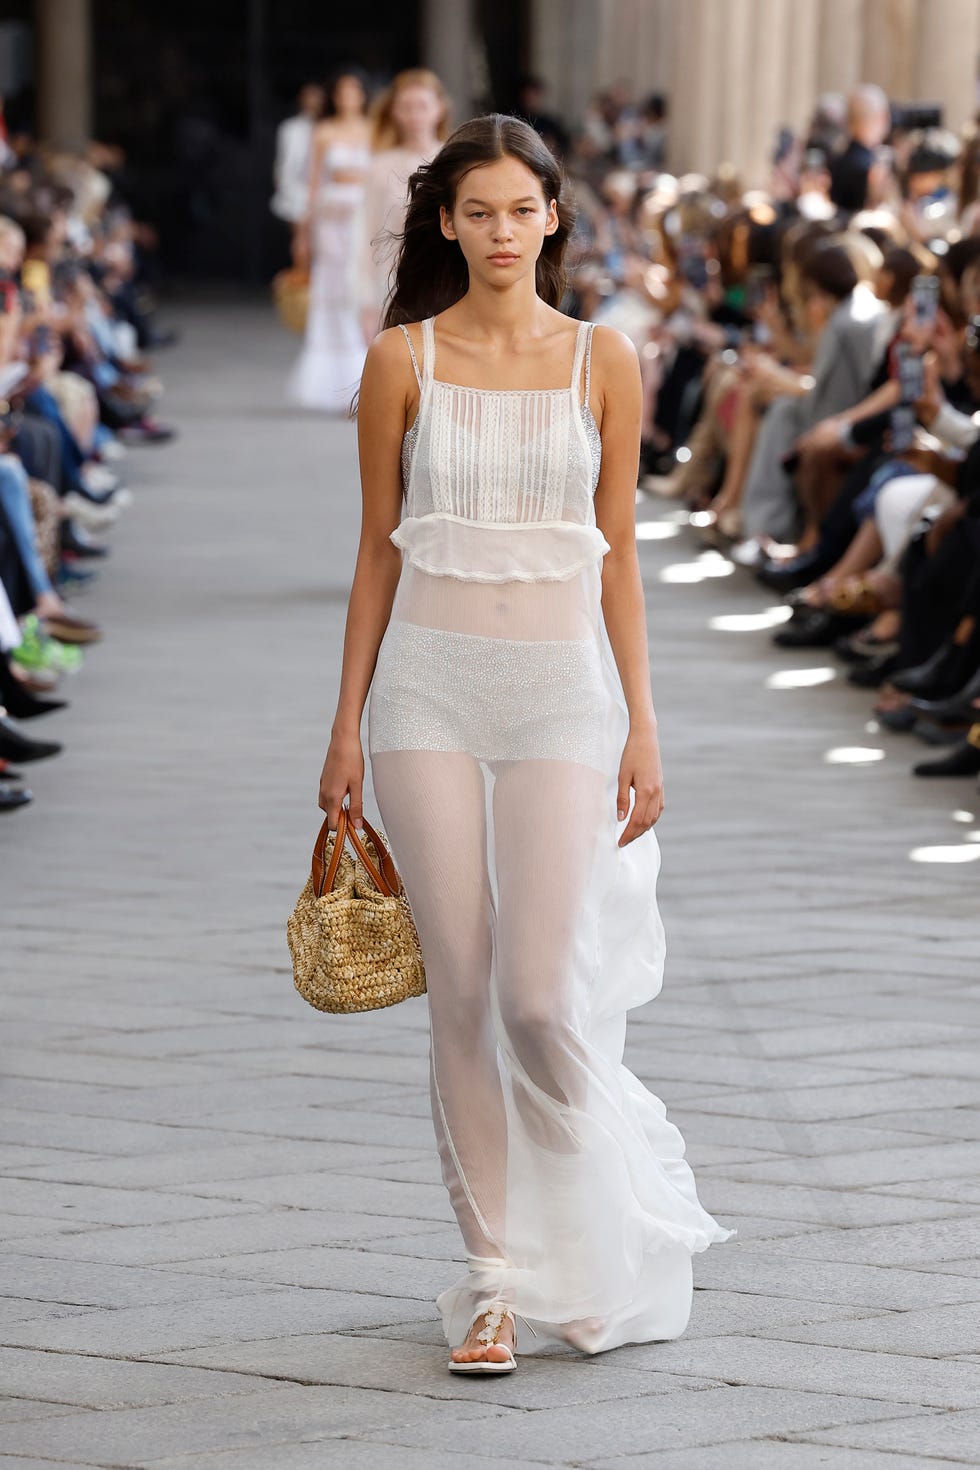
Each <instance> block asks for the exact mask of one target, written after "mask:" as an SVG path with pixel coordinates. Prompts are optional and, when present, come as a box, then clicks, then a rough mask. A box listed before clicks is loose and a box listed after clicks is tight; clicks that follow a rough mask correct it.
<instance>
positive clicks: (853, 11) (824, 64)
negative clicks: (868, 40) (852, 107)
mask: <svg viewBox="0 0 980 1470" xmlns="http://www.w3.org/2000/svg"><path fill="white" fill-rule="evenodd" d="M862 10H863V5H862V0H822V3H821V6H820V44H819V48H818V52H817V90H818V91H819V92H847V91H848V90H849V89H850V88H851V87H853V86H854V85H855V83H856V82H859V81H861V80H862V78H861V61H862V52H863V45H862Z"/></svg>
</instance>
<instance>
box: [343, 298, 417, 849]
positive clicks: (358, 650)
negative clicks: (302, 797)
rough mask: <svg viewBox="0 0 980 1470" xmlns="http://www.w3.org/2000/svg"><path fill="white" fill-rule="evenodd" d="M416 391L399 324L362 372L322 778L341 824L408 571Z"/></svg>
mask: <svg viewBox="0 0 980 1470" xmlns="http://www.w3.org/2000/svg"><path fill="white" fill-rule="evenodd" d="M413 397H417V389H416V386H415V378H414V375H413V373H412V369H411V366H410V360H409V356H408V348H407V345H406V343H405V341H404V340H403V335H402V333H401V331H400V330H399V329H398V328H397V327H392V328H389V330H388V331H386V332H382V333H381V334H380V335H379V336H378V337H376V338H375V340H374V341H373V342H372V344H371V346H370V347H369V348H368V353H367V358H366V359H365V363H364V371H363V373H362V375H361V390H360V399H359V402H358V410H357V444H358V457H359V461H360V469H361V538H360V542H359V545H358V548H357V561H356V563H355V566H354V580H353V583H352V586H351V593H350V601H349V602H348V606H347V626H346V629H345V632H344V655H343V667H342V671H341V676H340V692H339V695H338V698H337V712H336V714H335V715H334V721H333V725H332V727H331V731H330V746H329V748H328V750H327V757H326V760H325V761H324V763H323V773H322V775H321V777H320V806H321V808H322V810H323V811H325V812H326V814H327V816H328V818H329V820H330V825H331V827H336V825H337V821H338V818H339V813H340V807H341V805H342V804H343V801H344V797H345V796H347V795H348V794H349V795H350V803H349V805H350V816H351V820H352V821H353V822H354V825H355V827H358V826H360V823H361V816H362V807H361V794H362V788H363V782H364V755H363V752H362V750H361V716H362V714H363V712H364V705H365V702H366V700H367V696H368V690H369V688H370V687H371V680H372V678H373V677H374V668H375V664H376V663H377V658H378V649H379V648H380V646H381V640H382V638H383V637H384V633H385V629H386V628H387V626H388V619H389V618H390V616H391V607H392V603H393V601H394V597H395V588H396V586H397V585H398V578H399V575H400V572H401V552H400V551H399V549H398V547H397V546H395V545H394V544H393V542H392V541H391V539H390V537H391V533H392V531H393V530H394V529H395V527H396V526H397V525H398V522H399V520H400V518H401V503H402V481H401V447H402V436H403V434H404V432H405V428H406V424H407V419H408V415H409V414H410V412H411V409H412V399H413Z"/></svg>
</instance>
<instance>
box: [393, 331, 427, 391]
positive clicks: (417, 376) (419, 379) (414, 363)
mask: <svg viewBox="0 0 980 1470" xmlns="http://www.w3.org/2000/svg"><path fill="white" fill-rule="evenodd" d="M398 325H399V326H400V327H401V329H402V331H403V332H404V333H405V341H406V342H407V343H408V350H409V352H410V353H411V354H412V367H413V368H414V369H415V380H416V382H417V383H418V385H419V388H421V387H422V374H421V373H420V372H419V364H418V359H417V358H416V356H415V348H414V347H413V346H412V339H411V337H410V335H409V331H408V328H407V327H406V325H405V323H404V322H399V323H398Z"/></svg>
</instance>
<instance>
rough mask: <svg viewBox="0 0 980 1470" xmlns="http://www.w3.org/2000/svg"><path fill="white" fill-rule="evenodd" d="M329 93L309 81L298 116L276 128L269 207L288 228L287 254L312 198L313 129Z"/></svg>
mask: <svg viewBox="0 0 980 1470" xmlns="http://www.w3.org/2000/svg"><path fill="white" fill-rule="evenodd" d="M326 100H327V99H326V93H325V92H324V90H323V88H322V87H321V86H319V84H318V83H316V82H308V83H307V84H306V86H304V87H301V88H300V92H299V97H298V98H297V101H296V105H297V108H298V111H297V112H296V114H295V116H293V117H287V118H286V119H285V121H283V122H281V123H280V124H279V127H278V128H277V129H276V161H275V164H274V165H273V173H272V176H273V181H274V183H275V193H274V194H273V196H272V198H271V199H270V201H269V208H270V209H271V210H272V213H273V214H274V215H275V216H276V219H278V220H281V221H282V223H283V227H284V231H283V233H284V236H285V230H288V232H289V237H288V241H287V240H286V239H285V238H284V239H283V241H282V245H283V253H285V247H286V245H287V243H288V244H289V245H291V244H292V236H293V233H294V231H295V228H296V226H297V224H298V223H299V222H300V220H301V219H302V218H303V216H304V215H305V213H306V207H307V205H308V203H309V199H310V155H311V153H312V151H313V132H314V129H315V127H316V125H317V123H318V122H319V120H320V118H321V117H322V116H323V109H324V106H325V104H326Z"/></svg>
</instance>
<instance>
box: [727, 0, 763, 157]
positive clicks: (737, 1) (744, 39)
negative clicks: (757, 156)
mask: <svg viewBox="0 0 980 1470" xmlns="http://www.w3.org/2000/svg"><path fill="white" fill-rule="evenodd" d="M754 11H755V0H727V3H726V5H725V31H724V40H723V46H724V58H725V59H724V67H723V69H722V75H721V119H722V120H721V136H720V139H719V156H718V162H719V163H730V164H732V165H733V167H734V168H735V170H736V172H737V173H738V176H739V178H740V179H742V180H744V181H745V182H746V183H748V182H749V179H748V175H747V174H746V163H747V161H748V152H749V148H750V132H751V128H750V120H751V112H752V95H753V93H754V91H755V89H756V86H757V85H758V81H757V78H756V74H755V65H756V57H755V15H754ZM752 182H754V180H753V181H752Z"/></svg>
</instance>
